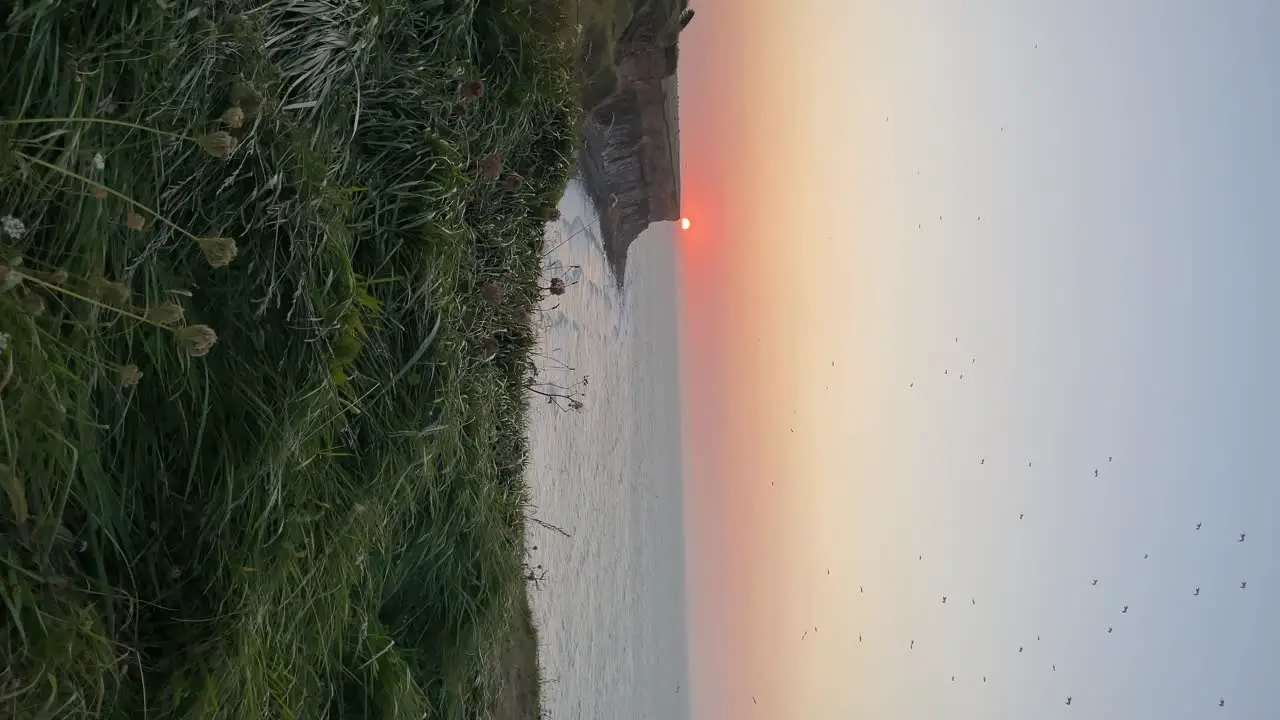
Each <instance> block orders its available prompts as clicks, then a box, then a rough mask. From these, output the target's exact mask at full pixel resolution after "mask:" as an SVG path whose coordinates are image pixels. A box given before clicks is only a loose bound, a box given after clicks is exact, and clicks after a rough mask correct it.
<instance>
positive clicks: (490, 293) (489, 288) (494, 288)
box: [480, 280, 505, 306]
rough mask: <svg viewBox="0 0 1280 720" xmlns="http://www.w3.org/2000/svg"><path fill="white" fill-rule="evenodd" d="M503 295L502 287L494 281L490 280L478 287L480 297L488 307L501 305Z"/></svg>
mask: <svg viewBox="0 0 1280 720" xmlns="http://www.w3.org/2000/svg"><path fill="white" fill-rule="evenodd" d="M504 294H505V293H503V290H502V285H501V284H500V283H498V282H496V281H493V280H490V281H488V282H486V283H485V284H484V285H481V286H480V297H482V298H484V301H485V302H487V303H489V304H490V305H494V306H497V305H501V304H502V296H503V295H504Z"/></svg>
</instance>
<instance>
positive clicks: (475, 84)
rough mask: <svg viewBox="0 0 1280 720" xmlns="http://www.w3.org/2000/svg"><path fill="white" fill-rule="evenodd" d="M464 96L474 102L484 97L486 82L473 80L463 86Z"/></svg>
mask: <svg viewBox="0 0 1280 720" xmlns="http://www.w3.org/2000/svg"><path fill="white" fill-rule="evenodd" d="M462 95H463V97H468V98H471V99H473V100H479V99H480V98H482V97H484V81H483V80H471V81H468V82H465V83H463V84H462Z"/></svg>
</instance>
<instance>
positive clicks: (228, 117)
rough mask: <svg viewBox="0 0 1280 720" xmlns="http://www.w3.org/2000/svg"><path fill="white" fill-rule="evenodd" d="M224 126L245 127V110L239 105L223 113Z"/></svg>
mask: <svg viewBox="0 0 1280 720" xmlns="http://www.w3.org/2000/svg"><path fill="white" fill-rule="evenodd" d="M222 124H223V125H226V126H227V127H229V128H238V127H240V126H241V125H244V110H241V109H240V106H239V105H232V106H231V107H229V108H227V109H226V110H223V111H222Z"/></svg>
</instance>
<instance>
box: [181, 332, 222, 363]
mask: <svg viewBox="0 0 1280 720" xmlns="http://www.w3.org/2000/svg"><path fill="white" fill-rule="evenodd" d="M174 334H175V335H176V336H177V338H178V344H179V345H181V346H182V350H183V352H185V353H186V354H188V355H190V356H191V357H204V356H205V355H208V354H209V351H210V350H212V349H213V346H214V345H216V344H217V342H218V333H216V332H214V331H213V328H211V327H209V326H208V325H188V326H186V327H184V328H181V329H179V330H177V331H176V332H175V333H174Z"/></svg>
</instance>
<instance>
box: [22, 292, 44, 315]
mask: <svg viewBox="0 0 1280 720" xmlns="http://www.w3.org/2000/svg"><path fill="white" fill-rule="evenodd" d="M18 303H19V304H20V305H21V306H22V310H23V312H25V313H26V314H28V315H31V316H32V317H40V316H41V315H43V314H44V311H45V310H46V309H48V305H46V304H45V301H44V296H43V295H41V294H40V293H38V292H35V291H33V290H28V291H27V292H23V293H21V294H19V295H18Z"/></svg>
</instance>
